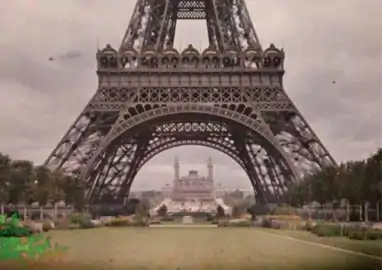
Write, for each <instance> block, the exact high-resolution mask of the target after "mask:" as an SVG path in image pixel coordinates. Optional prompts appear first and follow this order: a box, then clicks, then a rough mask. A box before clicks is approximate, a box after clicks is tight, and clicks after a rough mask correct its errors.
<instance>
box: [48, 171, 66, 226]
mask: <svg viewBox="0 0 382 270" xmlns="http://www.w3.org/2000/svg"><path fill="white" fill-rule="evenodd" d="M51 176H52V181H51V182H50V184H49V185H50V187H49V191H50V192H49V200H50V201H51V202H52V203H53V209H54V210H53V219H54V220H56V219H57V203H58V202H60V201H62V200H64V199H65V191H64V181H66V180H67V178H66V177H65V175H64V174H63V172H62V171H61V170H58V171H55V172H53V173H52V175H51Z"/></svg>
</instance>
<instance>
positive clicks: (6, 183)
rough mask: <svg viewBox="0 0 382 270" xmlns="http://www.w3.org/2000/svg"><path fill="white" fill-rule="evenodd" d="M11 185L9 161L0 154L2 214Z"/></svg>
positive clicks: (0, 205)
mask: <svg viewBox="0 0 382 270" xmlns="http://www.w3.org/2000/svg"><path fill="white" fill-rule="evenodd" d="M10 184H11V159H10V158H9V156H7V155H3V154H1V153H0V208H1V214H2V215H3V214H4V205H5V204H6V203H8V200H9V191H10Z"/></svg>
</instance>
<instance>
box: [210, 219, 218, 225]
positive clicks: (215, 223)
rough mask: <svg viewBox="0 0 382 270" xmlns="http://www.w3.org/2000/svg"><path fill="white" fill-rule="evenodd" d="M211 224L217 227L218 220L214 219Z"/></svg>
mask: <svg viewBox="0 0 382 270" xmlns="http://www.w3.org/2000/svg"><path fill="white" fill-rule="evenodd" d="M211 224H212V225H219V220H218V219H214V220H212V221H211Z"/></svg>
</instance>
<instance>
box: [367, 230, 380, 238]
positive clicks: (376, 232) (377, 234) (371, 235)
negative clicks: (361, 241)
mask: <svg viewBox="0 0 382 270" xmlns="http://www.w3.org/2000/svg"><path fill="white" fill-rule="evenodd" d="M365 233H366V239H368V240H379V239H382V230H378V229H368V230H366V231H365Z"/></svg>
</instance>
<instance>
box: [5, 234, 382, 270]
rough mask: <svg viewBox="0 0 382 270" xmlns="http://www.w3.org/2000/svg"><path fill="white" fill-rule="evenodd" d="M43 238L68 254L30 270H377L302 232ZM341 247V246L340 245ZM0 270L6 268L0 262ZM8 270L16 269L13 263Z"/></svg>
mask: <svg viewBox="0 0 382 270" xmlns="http://www.w3.org/2000/svg"><path fill="white" fill-rule="evenodd" d="M48 234H49V235H51V236H52V240H53V241H56V242H58V243H59V244H61V245H64V246H68V247H69V248H70V250H69V251H68V254H67V255H66V256H65V257H64V258H63V259H62V261H61V262H59V263H58V264H57V265H54V266H53V265H46V266H45V267H44V266H43V265H42V264H38V263H37V264H35V267H34V269H54V270H58V269H73V270H77V269H84V270H86V269H89V270H93V269H104V270H109V269H110V270H111V269H121V270H122V269H126V270H129V269H137V270H138V269H163V270H167V269H168V270H170V269H179V270H180V269H182V270H186V269H190V270H191V269H195V270H203V269H206V270H207V269H208V270H210V269H211V270H212V269H216V270H235V269H243V270H244V269H248V270H249V269H254V270H255V269H296V270H297V269H365V270H366V269H381V267H382V264H381V263H382V261H381V260H380V259H378V258H370V257H367V256H366V255H362V254H361V255H360V254H358V255H357V254H351V253H348V252H346V251H342V250H333V249H331V248H330V247H324V246H320V245H319V244H317V243H318V242H319V241H321V240H318V238H314V239H313V238H311V239H308V238H303V237H306V235H305V236H304V234H300V235H299V236H297V237H296V238H300V239H304V240H307V241H309V242H303V241H300V240H293V239H292V238H288V237H289V236H291V235H290V234H288V233H282V234H280V232H277V233H274V232H273V231H268V230H264V229H255V228H192V227H189V228H101V229H91V230H73V231H52V232H49V233H48ZM292 237H294V236H293V235H292ZM314 242H316V243H314ZM375 243H377V242H375ZM379 243H380V244H381V242H379ZM373 245H374V244H373ZM342 248H346V246H345V244H343V245H342ZM365 248H366V249H367V247H366V246H365ZM358 249H359V248H358ZM358 251H362V250H358ZM369 253H370V252H369ZM374 255H375V254H374ZM49 264H50V263H49ZM9 267H10V266H9ZM0 269H2V270H3V269H8V268H5V266H3V267H2V265H1V264H0ZM9 269H20V268H17V267H16V266H15V265H12V268H9ZM29 269H32V267H29Z"/></svg>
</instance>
